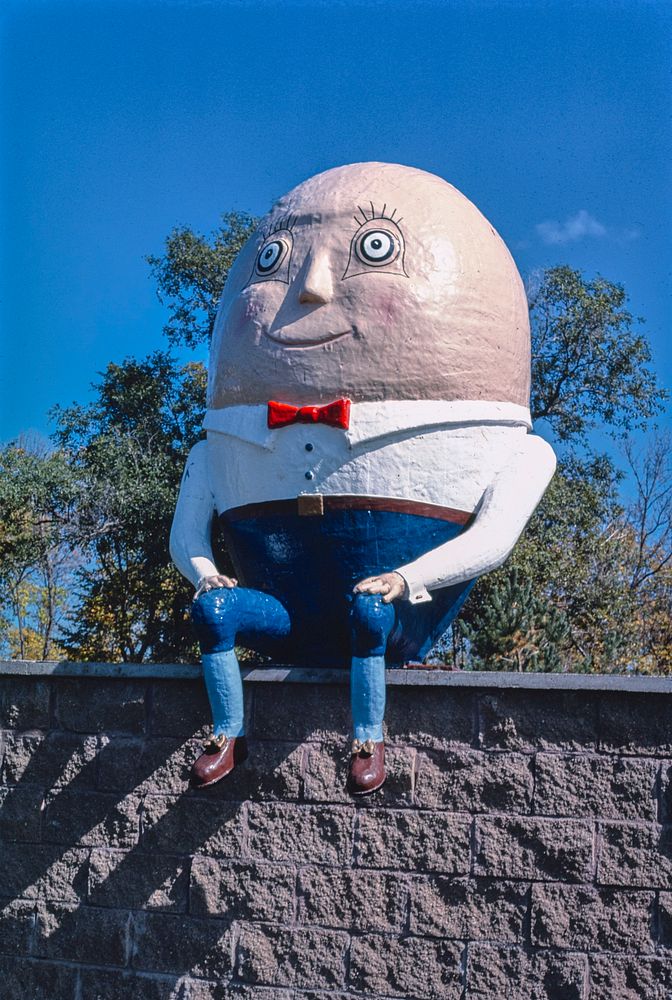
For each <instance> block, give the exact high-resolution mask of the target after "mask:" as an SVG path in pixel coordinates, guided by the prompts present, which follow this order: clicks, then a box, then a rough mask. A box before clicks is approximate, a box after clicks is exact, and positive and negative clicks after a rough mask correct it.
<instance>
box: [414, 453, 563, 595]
mask: <svg viewBox="0 0 672 1000" xmlns="http://www.w3.org/2000/svg"><path fill="white" fill-rule="evenodd" d="M521 444H522V447H519V448H517V449H516V451H514V452H513V454H512V455H511V456H510V458H509V461H508V462H507V464H506V466H505V467H504V468H503V469H501V470H500V471H499V472H498V473H497V475H496V476H495V477H494V479H493V481H492V483H491V484H490V485H489V486H488V487H487V489H486V490H485V492H484V494H483V496H482V498H481V501H480V504H479V507H478V508H477V513H476V517H475V519H474V521H473V523H472V524H471V526H470V527H469V528H467V530H466V531H464V532H463V533H462V534H461V535H458V537H457V538H453V539H452V540H451V541H449V542H445V543H444V544H443V545H439V546H438V548H436V549H433V550H432V551H431V552H427V553H426V554H425V555H423V556H420V558H419V559H416V560H414V561H413V562H411V563H407V564H406V565H405V566H400V567H399V568H398V569H397V572H398V573H400V574H401V576H403V578H404V580H405V581H406V586H407V598H408V600H409V601H411V603H414V604H420V603H422V602H423V601H431V595H430V593H429V591H430V590H439V589H440V588H441V587H449V586H451V585H453V584H457V583H464V582H465V581H467V580H473V579H474V578H475V577H477V576H481V575H482V574H483V573H488V572H490V570H493V569H497V567H498V566H501V565H502V563H503V562H504V560H505V559H506V558H507V556H508V555H509V554H510V552H511V550H512V549H513V547H514V545H515V544H516V542H517V541H518V539H519V538H520V535H521V534H522V532H523V529H524V527H525V525H526V524H527V522H528V520H529V519H530V517H531V515H532V513H533V511H534V509H535V507H536V506H537V504H538V503H539V501H540V500H541V498H542V496H543V495H544V492H545V490H546V487H547V486H548V484H549V483H550V481H551V479H552V477H553V473H554V472H555V464H556V461H555V454H554V453H553V449H552V448H551V446H550V445H549V444H547V443H546V441H544V440H543V438H540V437H536V436H535V435H533V434H528V435H526V436H525V437H524V438H523V439H522V442H521Z"/></svg>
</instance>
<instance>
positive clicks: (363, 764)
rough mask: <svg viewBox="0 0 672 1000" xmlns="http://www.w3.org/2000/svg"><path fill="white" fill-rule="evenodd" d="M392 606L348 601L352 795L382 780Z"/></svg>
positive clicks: (371, 597) (364, 599)
mask: <svg viewBox="0 0 672 1000" xmlns="http://www.w3.org/2000/svg"><path fill="white" fill-rule="evenodd" d="M395 616H396V614H395V610H394V607H393V605H392V604H385V603H384V601H383V599H382V597H381V596H380V595H379V594H357V595H356V596H355V597H354V599H353V601H352V608H351V612H350V623H351V629H352V663H351V668H350V700H351V706H352V724H353V736H354V739H353V745H352V755H351V757H350V774H349V779H348V785H349V789H350V791H351V792H352V793H353V795H365V794H367V793H368V792H374V791H375V790H376V789H377V788H380V786H381V785H382V784H383V782H384V781H385V746H384V743H383V717H384V715H385V647H386V646H387V639H388V636H389V634H390V632H391V631H392V628H393V626H394V621H395Z"/></svg>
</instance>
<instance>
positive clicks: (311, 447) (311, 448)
mask: <svg viewBox="0 0 672 1000" xmlns="http://www.w3.org/2000/svg"><path fill="white" fill-rule="evenodd" d="M312 450H313V445H312V444H311V443H310V441H309V442H308V444H307V445H306V451H312Z"/></svg>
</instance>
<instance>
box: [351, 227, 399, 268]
mask: <svg viewBox="0 0 672 1000" xmlns="http://www.w3.org/2000/svg"><path fill="white" fill-rule="evenodd" d="M355 251H356V253H357V256H358V257H359V259H360V260H361V261H363V262H364V263H365V264H373V265H374V266H377V265H379V264H388V263H389V262H390V261H391V260H394V258H395V257H396V256H397V254H398V253H399V244H398V243H397V241H396V240H395V238H394V236H393V235H392V233H388V232H387V230H386V229H369V231H368V232H366V233H364V234H363V235H362V236H360V237H359V239H358V240H357V242H356V244H355Z"/></svg>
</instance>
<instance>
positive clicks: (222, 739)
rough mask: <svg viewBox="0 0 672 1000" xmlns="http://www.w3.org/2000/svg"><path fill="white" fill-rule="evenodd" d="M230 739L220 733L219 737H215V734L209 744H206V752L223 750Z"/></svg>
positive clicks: (210, 738)
mask: <svg viewBox="0 0 672 1000" xmlns="http://www.w3.org/2000/svg"><path fill="white" fill-rule="evenodd" d="M228 740H229V737H228V736H226V735H225V733H220V734H219V736H215V734H214V733H212V735H211V736H210V737H209V738H208V742H207V743H206V744H205V749H206V750H222V749H223V748H224V747H225V746H226V744H227V743H228Z"/></svg>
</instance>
